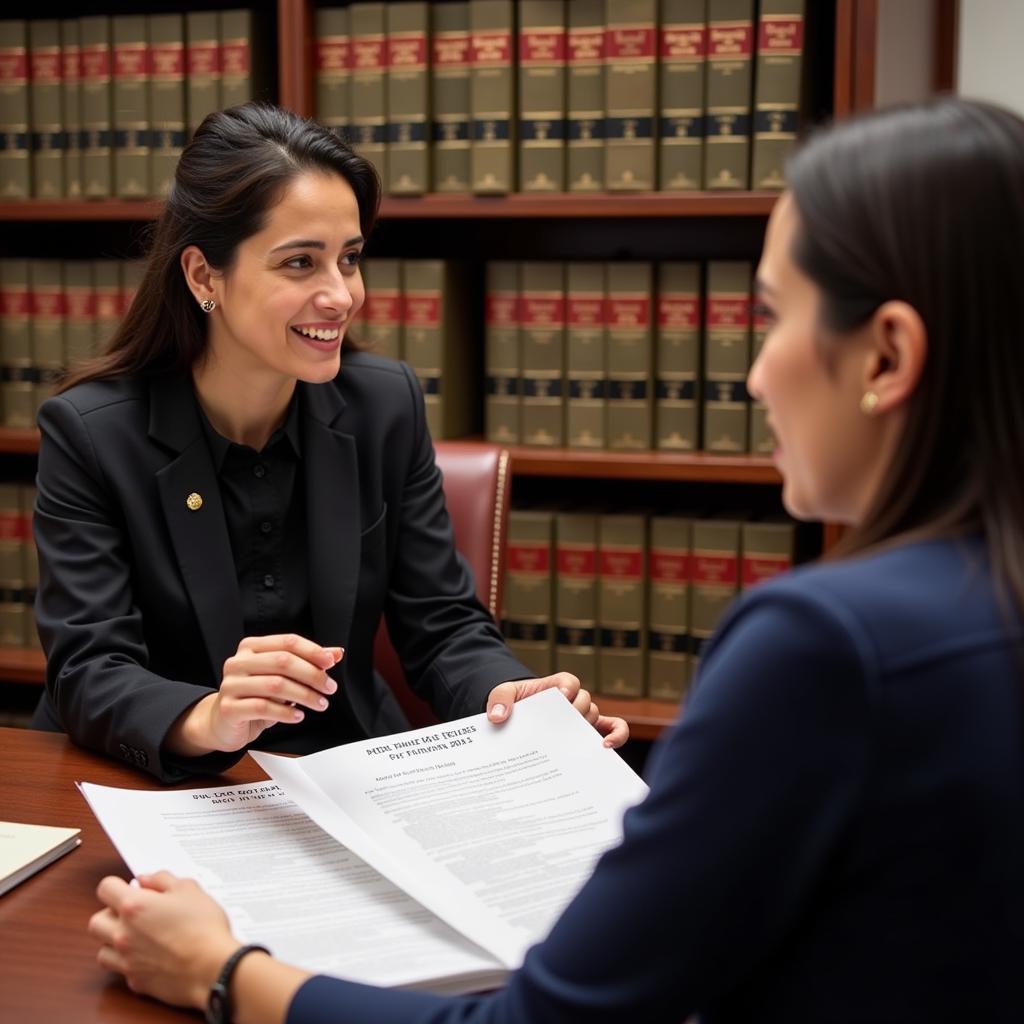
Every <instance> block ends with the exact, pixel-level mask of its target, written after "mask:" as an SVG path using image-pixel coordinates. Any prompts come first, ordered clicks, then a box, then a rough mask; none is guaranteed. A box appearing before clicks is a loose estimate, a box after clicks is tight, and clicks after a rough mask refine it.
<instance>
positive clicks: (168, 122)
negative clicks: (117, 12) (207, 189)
mask: <svg viewBox="0 0 1024 1024" xmlns="http://www.w3.org/2000/svg"><path fill="white" fill-rule="evenodd" d="M148 21H149V24H148V31H149V56H150V62H151V67H150V71H151V74H150V79H149V114H150V132H149V143H150V157H149V179H150V185H151V187H152V190H153V193H154V195H157V196H166V195H167V193H168V191H169V190H170V187H171V182H172V181H174V171H175V168H176V167H177V165H178V158H179V157H180V156H181V150H182V148H183V147H184V145H185V128H186V124H185V22H184V19H183V18H182V16H181V15H180V14H153V15H150V16H149V19H148Z"/></svg>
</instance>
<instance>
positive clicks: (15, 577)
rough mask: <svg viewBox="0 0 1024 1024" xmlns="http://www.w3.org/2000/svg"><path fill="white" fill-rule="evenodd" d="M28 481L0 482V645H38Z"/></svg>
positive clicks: (31, 503) (31, 501)
mask: <svg viewBox="0 0 1024 1024" xmlns="http://www.w3.org/2000/svg"><path fill="white" fill-rule="evenodd" d="M35 500H36V489H35V487H33V486H31V485H30V484H21V483H10V482H5V483H0V647H22V648H38V647H39V636H38V634H37V633H36V620H35V615H34V613H33V604H34V602H35V597H36V587H37V586H38V583H39V567H38V561H37V558H36V546H35V541H34V540H33V538H32V509H33V507H34V505H35Z"/></svg>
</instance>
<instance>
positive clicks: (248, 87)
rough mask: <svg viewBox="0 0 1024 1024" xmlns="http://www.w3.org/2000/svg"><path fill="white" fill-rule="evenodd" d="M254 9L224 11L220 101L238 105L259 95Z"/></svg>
mask: <svg viewBox="0 0 1024 1024" xmlns="http://www.w3.org/2000/svg"><path fill="white" fill-rule="evenodd" d="M253 64H254V51H253V12H252V11H248V10H240V11H221V12H220V103H221V106H222V107H235V106H238V104H239V103H248V102H249V100H252V99H255V98H256V92H255V88H254V79H253V76H254V71H256V70H258V69H254V67H253Z"/></svg>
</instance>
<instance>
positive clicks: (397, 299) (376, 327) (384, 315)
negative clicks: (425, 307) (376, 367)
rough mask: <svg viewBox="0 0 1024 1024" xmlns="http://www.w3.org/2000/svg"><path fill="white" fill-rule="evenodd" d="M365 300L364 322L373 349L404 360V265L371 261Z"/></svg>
mask: <svg viewBox="0 0 1024 1024" xmlns="http://www.w3.org/2000/svg"><path fill="white" fill-rule="evenodd" d="M363 284H364V286H365V288H366V301H365V302H364V303H363V323H364V324H365V334H366V340H367V343H368V344H369V346H370V349H371V350H372V351H373V352H375V353H376V354H377V355H379V356H386V357H387V358H388V359H402V358H404V356H403V345H402V264H401V261H400V260H387V259H375V260H369V261H367V262H366V264H364V268H363Z"/></svg>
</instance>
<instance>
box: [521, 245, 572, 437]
mask: <svg viewBox="0 0 1024 1024" xmlns="http://www.w3.org/2000/svg"><path fill="white" fill-rule="evenodd" d="M519 274H520V284H521V288H522V291H521V293H520V295H521V297H520V304H519V309H520V316H521V325H522V346H523V348H522V351H523V376H522V404H521V407H520V408H521V412H520V415H521V427H522V435H523V443H524V444H528V445H536V446H538V447H542V448H559V447H561V446H562V445H563V444H564V443H565V431H564V426H563V425H564V410H565V401H564V392H563V385H564V379H565V282H564V278H565V271H564V266H563V264H561V263H551V262H528V263H523V264H521V265H520V268H519Z"/></svg>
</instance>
